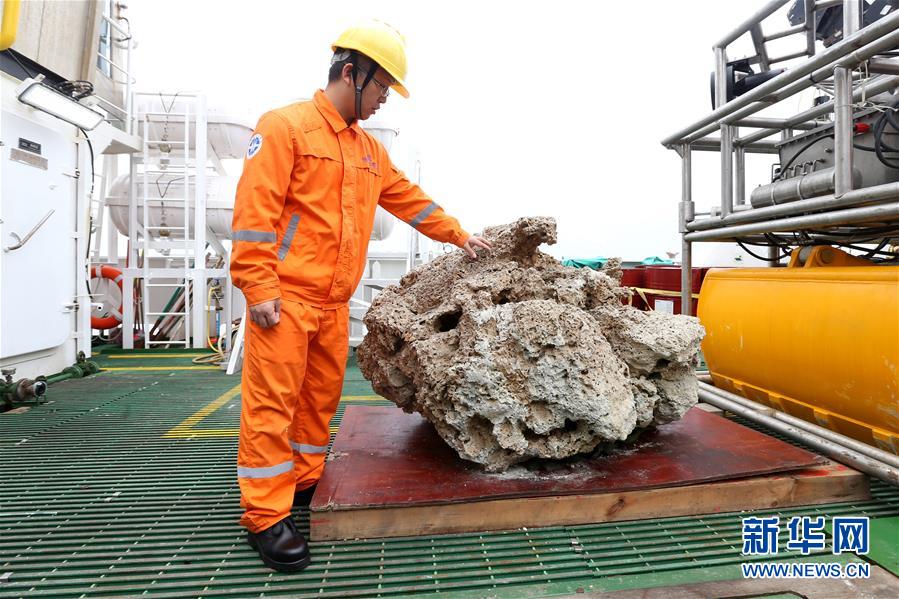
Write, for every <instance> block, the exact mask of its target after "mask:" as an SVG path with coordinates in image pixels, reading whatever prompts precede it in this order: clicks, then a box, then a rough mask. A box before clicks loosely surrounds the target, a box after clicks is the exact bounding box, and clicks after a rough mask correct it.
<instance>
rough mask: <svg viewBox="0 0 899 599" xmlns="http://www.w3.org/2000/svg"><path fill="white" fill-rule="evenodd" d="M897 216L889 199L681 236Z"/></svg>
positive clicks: (897, 205)
mask: <svg viewBox="0 0 899 599" xmlns="http://www.w3.org/2000/svg"><path fill="white" fill-rule="evenodd" d="M897 217H899V202H890V203H889V204H883V205H880V206H865V207H863V208H849V209H847V210H835V211H831V212H822V213H820V214H809V215H806V216H794V217H790V218H782V219H777V220H767V221H762V222H758V223H751V224H747V225H736V226H733V227H721V228H717V229H711V230H708V231H694V232H692V233H687V234H686V235H685V236H684V238H685V239H687V240H688V241H715V240H721V239H732V238H734V237H742V236H745V235H751V234H754V233H773V232H776V231H793V230H797V229H807V228H812V227H833V226H836V225H849V224H854V223H864V222H877V221H880V220H890V219H894V218H897Z"/></svg>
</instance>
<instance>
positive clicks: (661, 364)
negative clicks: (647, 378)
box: [655, 358, 670, 370]
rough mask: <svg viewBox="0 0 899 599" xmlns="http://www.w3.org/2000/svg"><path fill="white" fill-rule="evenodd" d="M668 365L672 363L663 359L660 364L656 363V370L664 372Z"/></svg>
mask: <svg viewBox="0 0 899 599" xmlns="http://www.w3.org/2000/svg"><path fill="white" fill-rule="evenodd" d="M668 364H670V362H669V361H668V360H666V359H665V358H662V359H660V360H659V361H658V362H656V367H655V370H662V369H663V368H668Z"/></svg>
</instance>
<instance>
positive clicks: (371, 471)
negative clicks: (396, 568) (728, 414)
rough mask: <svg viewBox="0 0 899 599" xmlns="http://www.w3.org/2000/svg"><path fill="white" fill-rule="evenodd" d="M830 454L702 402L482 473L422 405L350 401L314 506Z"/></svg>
mask: <svg viewBox="0 0 899 599" xmlns="http://www.w3.org/2000/svg"><path fill="white" fill-rule="evenodd" d="M825 461H826V460H824V459H823V458H821V457H820V456H817V455H815V454H813V453H809V452H807V451H804V450H802V449H799V448H797V447H794V446H793V445H790V444H788V443H784V442H783V441H778V440H777V439H775V438H773V437H769V436H767V435H764V434H762V433H759V432H756V431H754V430H752V429H749V428H746V427H744V426H741V425H739V424H736V423H734V422H731V421H729V420H727V419H725V418H722V417H720V416H717V415H714V414H709V413H708V412H705V411H703V410H700V409H698V408H693V409H691V410H690V411H689V412H688V413H687V414H686V416H685V417H684V418H683V419H681V420H679V421H678V422H674V423H671V424H667V425H664V426H661V427H659V428H658V429H656V430H654V431H651V432H646V433H644V434H643V435H642V437H641V438H640V439H639V440H638V441H637V442H636V443H635V444H634V445H632V446H630V447H627V448H624V449H622V450H620V451H617V452H615V453H614V454H612V455H609V456H603V457H599V458H589V459H577V460H569V461H565V462H561V463H560V462H548V463H543V464H542V465H540V466H538V467H536V468H531V469H529V468H525V467H522V466H518V467H515V468H513V469H512V470H511V471H509V472H507V473H502V474H491V473H487V472H484V471H483V469H481V467H480V466H478V465H476V464H474V463H471V462H467V461H465V460H463V459H461V458H460V457H459V456H458V455H457V454H456V452H455V451H454V450H453V449H451V448H450V447H449V446H448V445H446V443H445V442H444V441H443V439H441V438H440V437H439V436H438V435H437V433H436V431H435V430H434V428H433V427H432V426H431V424H430V423H428V422H427V421H426V420H424V418H422V417H421V416H419V415H418V414H406V413H405V412H403V411H402V410H400V409H399V408H394V407H386V406H348V407H347V409H346V412H345V414H344V416H343V420H342V422H341V425H340V430H339V431H338V433H337V438H336V439H335V441H334V445H333V448H332V450H331V454H330V456H329V459H328V462H327V464H326V465H325V470H324V475H323V476H322V479H321V481H319V484H318V488H317V490H316V493H315V496H314V497H313V500H312V505H311V509H312V511H313V512H315V511H320V510H345V509H349V510H352V509H360V508H367V507H372V506H416V505H419V506H421V505H434V504H447V503H459V502H469V501H484V500H491V499H498V498H510V497H545V496H560V495H583V494H594V493H612V492H620V491H630V490H640V489H653V488H660V487H673V486H686V485H692V484H696V483H701V482H707V481H715V480H725V479H734V478H741V477H749V476H755V475H759V474H770V473H774V472H785V471H790V470H798V469H802V468H807V467H810V466H813V465H816V464H821V463H824V462H825Z"/></svg>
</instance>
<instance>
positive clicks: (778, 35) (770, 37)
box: [764, 23, 805, 42]
mask: <svg viewBox="0 0 899 599" xmlns="http://www.w3.org/2000/svg"><path fill="white" fill-rule="evenodd" d="M797 33H805V23H803V24H802V25H796V26H795V27H790V28H789V29H784V30H783V31H778V32H777V33H772V34H771V35H766V36H765V37H764V40H765V41H766V42H771V41H774V40H779V39H780V38H782V37H788V36H790V35H796V34H797Z"/></svg>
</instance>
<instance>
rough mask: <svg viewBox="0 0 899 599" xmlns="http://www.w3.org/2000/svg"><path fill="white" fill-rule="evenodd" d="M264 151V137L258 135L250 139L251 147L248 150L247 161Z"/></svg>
mask: <svg viewBox="0 0 899 599" xmlns="http://www.w3.org/2000/svg"><path fill="white" fill-rule="evenodd" d="M261 149H262V135H261V134H259V133H257V134H256V135H254V136H253V137H251V138H250V146H249V147H248V148H247V160H249V159H251V158H252V157H253V156H255V155H256V154H258V153H259V150H261Z"/></svg>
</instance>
